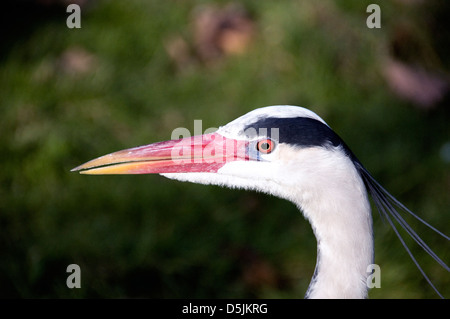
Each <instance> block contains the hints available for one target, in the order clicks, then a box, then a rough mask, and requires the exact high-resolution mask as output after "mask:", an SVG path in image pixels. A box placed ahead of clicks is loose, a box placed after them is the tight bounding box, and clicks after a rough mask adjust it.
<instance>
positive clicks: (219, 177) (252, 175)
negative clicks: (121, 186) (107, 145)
mask: <svg viewBox="0 0 450 319" xmlns="http://www.w3.org/2000/svg"><path fill="white" fill-rule="evenodd" d="M73 171H80V173H82V174H151V173H158V174H161V175H163V176H165V177H168V178H171V179H176V180H180V181H188V182H194V183H201V184H213V185H221V186H228V187H231V188H243V189H249V190H257V191H261V192H264V193H268V194H272V195H275V196H278V197H281V198H284V199H287V200H289V201H291V202H293V203H294V204H295V205H296V206H297V207H298V208H299V209H300V210H301V211H302V212H303V215H304V217H305V218H306V219H307V220H308V221H309V222H310V224H311V226H312V228H313V231H314V235H315V236H316V240H317V262H316V269H315V272H314V275H313V277H312V280H311V283H310V285H309V287H308V290H307V292H306V296H305V297H307V298H366V297H367V295H368V286H367V278H368V276H369V274H368V272H367V271H368V270H367V269H368V266H369V265H371V264H373V263H374V243H373V230H372V215H371V206H370V202H369V198H368V195H369V194H370V195H371V196H372V198H373V201H374V203H375V205H376V207H377V209H378V211H379V212H380V213H381V215H382V216H384V217H385V219H386V220H387V221H388V223H389V224H390V225H391V226H392V228H393V230H394V232H395V233H396V235H397V236H398V238H399V239H400V241H401V243H402V245H403V246H404V247H405V249H406V251H407V252H408V254H409V255H410V257H411V258H412V260H413V262H414V263H415V264H416V266H417V267H418V269H419V270H420V272H421V273H422V275H423V276H424V277H425V279H426V280H427V281H428V283H429V284H430V285H431V287H433V289H434V290H435V291H436V292H437V293H438V294H439V295H440V293H439V291H438V290H437V289H436V288H435V286H434V285H433V283H432V282H431V280H430V279H429V278H428V276H427V275H426V274H425V272H424V271H423V269H422V268H421V266H420V265H419V263H418V262H417V260H416V259H415V257H414V256H413V254H412V252H411V251H410V249H409V248H408V246H407V245H406V243H405V241H404V240H403V238H402V236H401V234H400V233H399V231H398V229H397V226H396V224H395V223H394V221H396V222H397V223H398V224H399V225H400V226H401V227H402V228H404V229H405V231H406V232H407V233H408V234H409V235H410V236H411V237H412V238H413V239H414V240H415V241H416V242H417V244H419V245H420V246H421V247H422V248H423V249H424V250H425V251H426V252H427V253H428V254H430V255H431V256H432V257H433V258H434V259H435V260H436V261H437V262H438V263H439V264H440V265H441V266H442V267H444V268H445V269H446V270H447V271H449V267H448V266H447V265H446V264H445V262H444V261H442V260H441V259H440V258H439V257H438V256H437V255H436V254H435V253H434V252H433V250H432V249H431V248H430V247H429V246H428V245H427V244H426V243H425V242H424V241H423V240H422V239H421V238H420V237H419V235H418V234H417V233H416V232H415V231H414V230H413V229H412V228H411V227H410V226H409V225H408V223H407V222H406V221H405V219H404V218H403V217H402V215H401V214H400V212H401V211H404V212H406V213H409V214H410V215H412V216H413V217H414V218H416V219H418V220H419V221H421V222H422V223H423V224H425V225H426V226H428V227H429V228H431V229H433V230H434V231H435V232H437V233H438V234H439V235H441V236H443V237H444V238H446V239H447V240H449V239H450V238H449V237H448V236H447V235H445V234H443V233H442V232H440V231H439V230H437V229H436V228H434V227H433V226H431V225H430V224H428V223H427V222H425V221H424V220H423V219H421V218H420V217H419V216H417V215H415V214H414V213H413V212H411V211H410V210H409V209H408V208H406V207H405V206H404V205H403V204H402V203H400V202H399V201H398V200H397V199H395V198H394V197H393V196H392V195H391V194H390V193H388V192H387V191H386V190H385V189H384V188H383V187H382V186H381V185H380V184H379V183H378V182H377V181H376V180H375V179H374V178H373V177H372V175H371V174H370V173H369V172H368V171H367V170H366V169H365V168H364V166H363V165H362V164H361V162H360V161H359V160H358V159H357V158H356V156H355V155H354V154H353V153H352V151H351V150H350V149H349V147H348V146H347V145H346V144H345V143H344V141H343V140H342V139H341V138H340V137H339V136H338V135H337V134H336V133H335V132H334V131H333V130H332V129H331V128H330V127H329V126H328V125H327V124H326V122H325V121H324V120H323V119H322V118H320V117H319V116H318V115H317V114H315V113H314V112H312V111H310V110H308V109H306V108H302V107H298V106H268V107H263V108H259V109H256V110H253V111H251V112H249V113H247V114H245V115H243V116H241V117H239V118H237V119H236V120H234V121H232V122H230V123H228V124H227V125H225V126H222V127H220V128H219V129H218V130H217V131H215V132H213V133H209V134H204V135H199V136H193V137H188V138H182V139H178V140H169V141H164V142H158V143H154V144H150V145H145V146H140V147H135V148H130V149H126V150H122V151H118V152H114V153H111V154H108V155H105V156H102V157H99V158H97V159H94V160H92V161H89V162H87V163H85V164H83V165H80V166H78V167H76V168H74V169H73ZM398 224H397V225H398ZM440 296H441V295H440ZM441 297H442V296H441Z"/></svg>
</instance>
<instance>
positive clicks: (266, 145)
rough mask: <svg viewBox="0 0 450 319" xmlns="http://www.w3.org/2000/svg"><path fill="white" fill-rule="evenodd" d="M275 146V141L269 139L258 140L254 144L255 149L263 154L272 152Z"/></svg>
mask: <svg viewBox="0 0 450 319" xmlns="http://www.w3.org/2000/svg"><path fill="white" fill-rule="evenodd" d="M274 148H275V143H274V142H273V141H272V140H271V139H268V138H267V139H263V140H261V141H258V143H257V144H256V149H257V150H258V151H259V152H260V153H263V154H270V153H272V151H273V149H274Z"/></svg>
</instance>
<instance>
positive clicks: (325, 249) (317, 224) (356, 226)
mask: <svg viewBox="0 0 450 319" xmlns="http://www.w3.org/2000/svg"><path fill="white" fill-rule="evenodd" d="M344 175H345V176H339V174H337V175H335V176H334V177H335V178H336V180H330V181H328V183H327V184H326V185H327V186H324V185H325V184H322V186H321V189H320V190H316V193H315V194H314V196H313V195H312V194H310V196H309V197H314V198H310V199H309V200H308V199H304V200H303V202H302V203H301V205H300V206H301V208H302V210H303V212H304V214H305V216H306V218H307V219H308V220H309V221H310V223H311V225H312V228H313V230H314V234H315V236H316V239H317V264H316V269H315V272H314V275H313V278H312V281H311V284H310V286H309V288H308V291H307V293H306V298H366V297H367V292H368V287H367V277H368V276H369V275H370V272H368V266H369V265H370V264H372V263H373V235H372V218H371V212H370V204H369V201H368V197H367V193H366V189H365V186H364V183H363V182H362V180H361V178H360V176H359V174H358V173H357V172H356V169H355V170H354V171H352V170H350V171H347V172H346V173H345V174H344ZM341 179H342V180H341Z"/></svg>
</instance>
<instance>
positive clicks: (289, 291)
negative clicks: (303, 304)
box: [0, 0, 450, 298]
mask: <svg viewBox="0 0 450 319" xmlns="http://www.w3.org/2000/svg"><path fill="white" fill-rule="evenodd" d="M374 2H375V1H359V0H358V1H356V0H352V1H345V2H344V1H337V2H333V1H321V2H320V3H317V2H313V1H275V0H267V1H239V2H238V3H236V2H235V3H234V5H235V6H236V4H238V5H239V7H238V10H237V12H242V10H245V12H246V14H245V15H244V18H245V19H244V24H243V26H242V24H241V25H240V26H241V27H237V34H238V35H237V38H232V40H233V39H235V40H236V39H237V40H236V41H237V50H233V48H236V47H235V46H233V43H234V42H231V44H230V45H231V49H227V48H230V47H229V46H228V47H227V46H226V45H227V44H223V45H225V47H220V46H219V45H218V44H217V43H216V42H214V41H217V37H219V35H220V33H218V34H219V35H216V37H212V38H208V39H206V40H205V39H200V40H199V34H198V32H199V31H198V30H197V31H196V28H195V25H196V21H198V19H199V15H201V13H202V12H205V11H208V10H210V11H214V10H227V8H230V4H229V2H228V1H194V0H186V1H153V0H152V1H138V0H131V1H90V2H86V3H85V4H84V5H83V6H82V7H81V8H82V9H81V10H82V11H81V12H82V16H81V29H69V28H67V27H66V19H67V17H68V15H69V14H68V13H66V12H65V9H66V5H67V4H66V3H62V4H60V3H59V2H58V1H55V2H51V1H50V2H43V3H44V4H39V5H36V4H35V3H34V2H22V3H21V6H19V8H20V10H18V9H17V7H16V5H17V3H15V4H10V5H9V7H8V6H7V8H6V9H5V10H3V13H2V19H1V21H2V22H1V23H2V28H1V29H2V32H4V36H2V45H1V52H0V97H1V98H0V108H1V110H2V111H1V117H0V154H1V162H0V181H1V186H0V296H1V297H3V298H17V297H25V298H97V297H101V298H104V297H106V298H117V297H120V298H129V297H131V298H134V297H150V298H249V297H251V298H253V297H255V298H301V297H303V296H304V293H305V291H306V289H307V286H308V284H309V280H310V278H311V276H312V274H313V271H314V266H315V258H316V243H315V239H314V236H313V233H312V231H311V229H310V226H309V224H308V223H307V222H306V221H305V220H304V219H303V217H302V215H301V214H300V212H298V211H297V209H296V208H295V207H294V205H293V204H290V203H288V202H286V201H283V200H280V199H277V198H273V197H270V196H266V195H263V194H258V193H252V192H246V191H240V190H228V189H222V188H219V187H213V186H209V187H208V186H202V185H194V184H187V183H180V182H175V181H170V180H167V179H164V178H163V177H160V176H150V175H143V176H81V175H79V174H76V173H71V172H70V169H71V168H73V167H75V166H77V165H79V164H81V163H83V162H86V161H88V160H90V159H92V158H94V157H97V156H100V155H103V154H106V153H110V152H112V151H116V150H119V149H123V148H128V147H132V146H137V145H142V144H148V143H151V142H156V141H159V140H166V139H170V136H171V132H172V130H173V129H175V128H177V127H186V128H188V129H189V130H191V131H193V124H194V120H195V119H201V120H203V128H204V129H206V128H209V127H218V126H220V125H223V124H226V123H227V122H229V121H231V120H233V119H235V118H236V117H238V116H240V115H242V114H244V113H246V112H248V111H250V110H252V109H254V108H257V107H262V106H267V105H277V104H292V105H301V106H304V107H308V108H310V109H312V110H313V111H315V112H316V113H318V114H319V115H320V116H321V117H323V118H324V119H325V120H326V121H327V122H328V124H330V126H332V127H333V128H334V130H335V131H336V132H338V134H339V135H340V136H341V137H342V138H343V139H344V140H345V141H346V142H347V144H348V145H349V146H350V147H351V149H352V150H353V151H354V153H355V154H356V155H357V156H358V157H359V159H360V160H361V161H362V162H363V163H364V164H365V166H366V167H367V168H368V169H369V171H371V172H372V174H373V175H374V176H375V177H376V178H377V180H378V181H379V182H380V183H381V184H383V185H384V186H385V187H386V188H387V189H388V190H389V191H390V192H391V193H392V194H394V195H395V196H396V197H397V198H398V199H399V200H401V201H402V202H403V203H404V204H406V205H407V206H408V207H409V208H411V209H412V210H413V211H415V212H416V213H417V214H418V215H419V216H421V217H423V218H424V219H425V220H427V221H429V222H430V223H431V224H432V225H435V226H436V227H437V228H439V229H440V230H441V231H443V232H444V233H446V234H450V223H449V204H450V197H449V190H450V172H449V165H450V164H449V162H450V160H449V159H448V157H449V154H448V153H449V152H450V151H449V150H448V149H449V145H450V144H449V143H450V126H449V119H450V116H449V115H450V112H449V107H448V103H449V101H450V99H449V98H448V93H447V92H448V91H446V89H448V83H449V82H448V74H449V67H450V58H449V57H450V54H449V53H450V52H449V48H450V46H449V41H450V35H449V30H450V28H449V25H448V19H447V18H446V17H447V16H448V14H449V11H450V6H449V4H448V2H446V1H427V2H425V1H423V2H422V1H417V2H414V1H392V2H386V1H384V2H379V4H380V6H381V10H382V16H381V17H382V20H381V23H382V24H381V26H382V27H381V29H369V28H367V26H366V18H367V16H368V15H369V14H368V13H366V8H367V6H368V5H369V4H370V3H374ZM11 3H12V2H11ZM45 3H47V4H45ZM375 3H376V2H375ZM214 8H215V9H214ZM8 16H9V19H8ZM196 19H197V20H196ZM227 23H228V24H227ZM230 23H231V22H229V21H228V22H227V21H225V22H224V23H223V25H221V26H220V27H219V31H218V32H221V30H222V31H223V30H228V31H229V29H231V31H233V25H231V27H230V25H229V24H230ZM238 25H239V23H238ZM239 28H241V29H242V30H244V31H243V32H244V34H243V35H242V34H241V35H239V32H240V31H242V30H241V29H239ZM246 30H247V31H248V33H245V32H247V31H246ZM234 31H236V30H234ZM211 39H212V40H211ZM202 41H203V43H202ZM205 41H206V42H205ZM208 41H210V42H209V43H208ZM202 45H203V46H205V45H206V46H208V45H209V46H212V47H213V49H214V48H215V49H216V51H217V52H215V53H214V52H213V53H214V54H212V55H211V56H209V55H208V51H206V53H205V52H203V53H202V51H201V47H202ZM235 51H236V52H235ZM233 52H234V53H233ZM393 61H394V62H393ZM399 65H400V66H407V67H409V69H408V70H415V67H416V66H420V67H421V69H420V70H422V68H423V69H424V70H427V71H426V74H425V75H424V74H422V73H420V72H419V75H417V73H412V74H413V75H416V77H417V78H419V79H420V78H421V77H424V76H425V78H426V79H429V78H431V79H432V80H429V81H425V82H419V83H425V84H429V83H432V84H431V85H430V86H429V88H428V87H426V86H425V87H426V89H425V90H422V91H423V92H422V91H421V90H417V92H419V93H418V94H419V96H418V97H417V95H414V94H412V96H411V95H406V96H405V95H404V94H403V95H402V92H401V91H400V92H399V91H398V90H396V89H395V88H396V85H401V83H399V82H402V81H408V80H411V78H409V77H408V76H407V75H408V74H410V73H407V72H406V73H405V72H403V73H401V72H400V75H399V77H400V78H399V77H395V76H393V75H392V74H391V73H389V71H390V70H397V69H398V68H397V69H395V67H398V66H399ZM395 74H397V75H398V73H395ZM405 74H406V75H405ZM413 80H414V77H413ZM436 88H438V93H439V94H437V97H436V96H433V95H432V96H431V97H430V99H431V102H430V101H429V100H426V101H425V102H424V101H423V100H421V96H422V95H425V96H427V92H428V93H429V92H433V91H434V90H435V89H436ZM439 88H440V89H439ZM419 89H420V87H419ZM422 89H423V88H422ZM417 92H416V91H415V93H417ZM420 92H422V95H420ZM433 97H434V98H433ZM373 215H374V223H375V225H374V226H375V243H376V255H375V257H376V263H377V264H379V265H380V267H381V271H382V273H381V280H382V282H381V288H380V289H372V290H371V292H370V297H371V298H436V297H437V295H436V294H435V293H434V292H433V290H432V289H431V287H430V286H429V285H428V284H427V283H426V281H425V280H424V278H423V277H422V276H421V274H420V272H419V271H418V270H417V268H416V267H415V266H414V264H413V262H412V261H411V260H410V259H409V257H408V255H407V253H406V252H405V251H404V249H403V247H402V246H401V244H400V242H399V241H398V239H397V238H396V237H395V234H394V233H393V231H392V230H390V229H389V226H388V225H387V224H384V223H383V222H382V221H381V220H380V216H379V215H378V214H377V213H374V214H373ZM411 223H412V224H413V225H415V226H416V227H417V230H418V232H419V233H420V234H421V235H422V236H423V238H424V239H425V241H426V242H428V243H429V244H430V246H431V247H432V248H433V249H435V251H436V252H437V253H438V255H439V256H441V257H442V258H443V259H444V260H445V261H446V262H447V263H448V261H449V259H450V252H449V245H448V242H447V241H446V240H444V239H442V238H440V237H439V236H438V235H436V234H435V233H433V232H432V231H429V230H428V229H426V228H425V227H422V226H421V225H418V224H417V223H414V221H411ZM407 242H408V244H410V247H411V249H412V251H413V252H414V253H415V254H416V256H417V258H418V259H419V260H420V262H421V264H422V266H423V268H424V269H425V271H426V272H427V273H428V274H429V276H430V278H431V279H432V280H433V282H435V284H436V286H437V287H438V289H439V290H440V291H441V293H442V294H443V295H444V296H446V297H450V276H449V274H448V272H446V271H445V270H444V269H442V267H440V266H439V265H438V264H437V263H435V262H434V261H433V260H432V259H431V258H430V257H428V256H427V255H426V254H425V253H423V252H422V251H421V249H420V248H419V247H417V245H414V244H413V243H412V241H410V240H408V241H407ZM72 263H75V264H78V265H80V267H81V285H82V288H81V289H68V288H67V287H66V278H67V276H68V275H69V274H68V273H66V267H67V266H68V265H69V264H72Z"/></svg>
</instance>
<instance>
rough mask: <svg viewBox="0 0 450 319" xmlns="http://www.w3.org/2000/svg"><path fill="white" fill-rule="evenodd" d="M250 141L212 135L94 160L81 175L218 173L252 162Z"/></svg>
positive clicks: (81, 166) (86, 164)
mask: <svg viewBox="0 0 450 319" xmlns="http://www.w3.org/2000/svg"><path fill="white" fill-rule="evenodd" d="M247 145H248V143H247V142H246V141H241V140H234V139H229V138H226V137H224V136H222V135H220V134H218V133H211V134H205V135H199V136H193V137H189V138H184V139H179V140H170V141H165V142H158V143H154V144H149V145H144V146H140V147H135V148H129V149H125V150H122V151H118V152H115V153H111V154H108V155H104V156H101V157H99V158H96V159H93V160H91V161H89V162H87V163H85V164H83V165H80V166H78V167H75V168H74V169H72V171H79V172H80V173H81V174H154V173H189V172H217V171H218V170H219V169H220V168H221V167H222V166H224V165H225V164H226V163H228V162H231V161H238V160H241V161H244V160H248V155H247Z"/></svg>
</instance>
